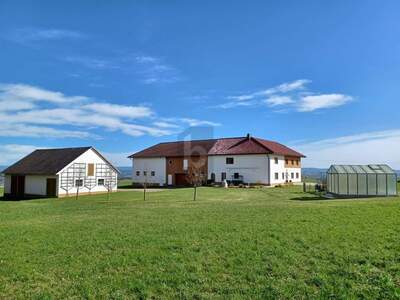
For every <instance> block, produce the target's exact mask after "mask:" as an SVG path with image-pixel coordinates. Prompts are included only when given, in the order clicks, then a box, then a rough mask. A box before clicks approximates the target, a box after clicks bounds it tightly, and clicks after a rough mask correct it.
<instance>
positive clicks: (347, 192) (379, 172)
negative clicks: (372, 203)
mask: <svg viewBox="0 0 400 300" xmlns="http://www.w3.org/2000/svg"><path fill="white" fill-rule="evenodd" d="M326 181H327V182H326V183H327V191H328V193H331V194H334V195H338V196H360V197H362V196H396V195H397V175H396V172H395V171H393V169H392V168H390V167H389V166H388V165H332V166H331V167H330V168H329V170H328V172H327V176H326Z"/></svg>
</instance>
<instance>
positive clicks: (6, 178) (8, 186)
mask: <svg viewBox="0 0 400 300" xmlns="http://www.w3.org/2000/svg"><path fill="white" fill-rule="evenodd" d="M4 193H5V194H10V193H11V175H5V176H4Z"/></svg>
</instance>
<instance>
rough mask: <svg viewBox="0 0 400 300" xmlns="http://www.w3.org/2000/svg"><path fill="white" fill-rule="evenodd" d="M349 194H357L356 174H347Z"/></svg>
mask: <svg viewBox="0 0 400 300" xmlns="http://www.w3.org/2000/svg"><path fill="white" fill-rule="evenodd" d="M348 176H349V195H358V182H357V174H349V175H348Z"/></svg>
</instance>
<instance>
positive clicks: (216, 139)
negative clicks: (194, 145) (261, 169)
mask: <svg viewBox="0 0 400 300" xmlns="http://www.w3.org/2000/svg"><path fill="white" fill-rule="evenodd" d="M244 138H246V137H245V136H237V137H222V138H213V139H199V140H187V141H185V140H180V141H170V142H160V143H158V144H155V145H154V146H156V145H160V144H172V143H183V142H205V141H218V140H229V139H244Z"/></svg>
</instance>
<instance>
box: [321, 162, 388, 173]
mask: <svg viewBox="0 0 400 300" xmlns="http://www.w3.org/2000/svg"><path fill="white" fill-rule="evenodd" d="M328 173H329V174H396V172H395V171H394V170H393V169H392V168H391V167H389V166H388V165H385V164H377V165H332V166H331V167H330V168H329V170H328Z"/></svg>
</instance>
